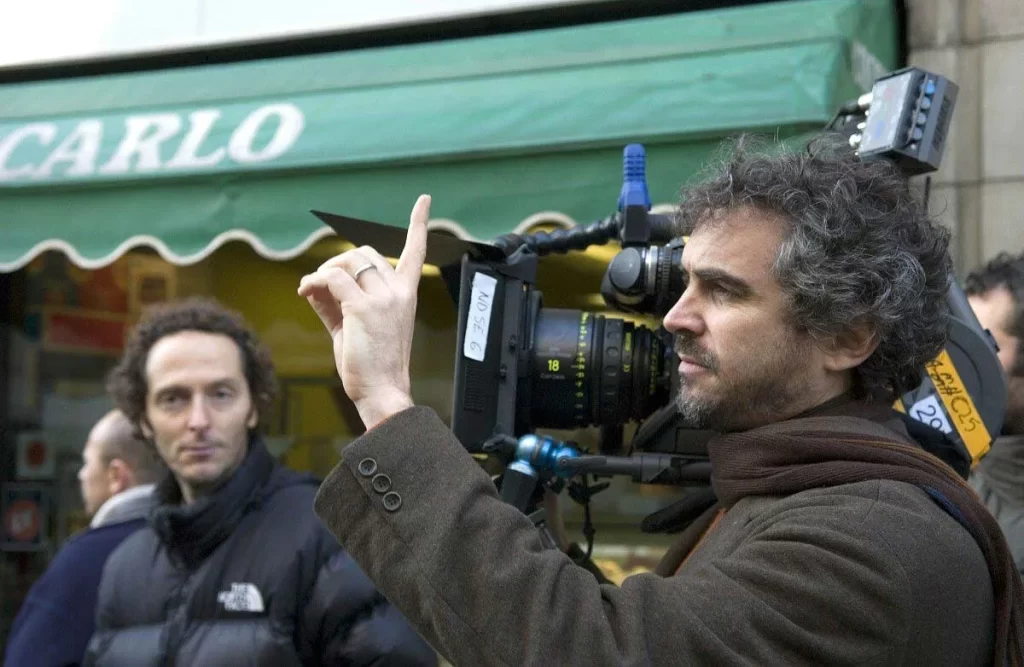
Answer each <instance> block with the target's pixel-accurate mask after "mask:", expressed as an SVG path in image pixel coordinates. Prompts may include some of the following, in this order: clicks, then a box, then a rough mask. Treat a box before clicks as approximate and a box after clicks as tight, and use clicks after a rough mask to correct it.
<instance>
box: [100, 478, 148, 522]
mask: <svg viewBox="0 0 1024 667" xmlns="http://www.w3.org/2000/svg"><path fill="white" fill-rule="evenodd" d="M154 488H156V485H155V484H140V485H139V486H133V487H132V488H130V489H127V490H126V491H122V492H121V493H118V494H116V495H114V496H112V497H111V498H108V499H107V502H105V503H103V504H102V505H100V508H99V509H98V510H96V514H94V515H93V517H92V520H91V521H90V522H89V527H90V528H99V527H100V526H109V525H110V524H113V523H124V522H125V521H132V520H135V519H143V518H145V517H146V516H147V515H148V514H149V511H150V510H151V509H152V508H153V489H154Z"/></svg>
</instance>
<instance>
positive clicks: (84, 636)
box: [3, 554, 95, 667]
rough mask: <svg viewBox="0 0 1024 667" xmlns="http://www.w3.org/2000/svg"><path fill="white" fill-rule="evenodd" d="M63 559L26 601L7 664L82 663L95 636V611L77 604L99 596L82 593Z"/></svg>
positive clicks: (10, 641) (13, 633)
mask: <svg viewBox="0 0 1024 667" xmlns="http://www.w3.org/2000/svg"><path fill="white" fill-rule="evenodd" d="M63 555H65V554H62V556H63ZM63 560H66V558H64V559H61V561H62V562H57V561H56V560H55V561H54V564H51V567H50V569H49V570H47V572H46V573H45V574H44V575H43V576H42V577H41V578H40V579H39V580H38V581H36V583H35V585H34V586H33V587H32V589H31V590H30V591H29V594H28V596H27V597H26V598H25V601H24V603H23V604H22V606H21V609H20V610H19V611H18V615H17V617H15V619H14V625H13V626H12V627H11V632H10V636H9V637H8V639H7V648H6V649H5V653H4V660H3V664H4V665H19V667H34V666H39V667H43V666H44V665H45V666H50V665H60V666H65V665H67V666H70V665H78V664H79V663H81V661H82V658H83V656H84V654H85V647H86V645H87V644H88V642H89V636H90V635H91V634H92V625H93V624H92V613H93V610H92V609H91V608H82V605H80V604H76V601H77V598H79V597H81V598H84V599H94V598H95V594H92V595H90V594H89V591H80V590H79V589H80V588H82V586H80V585H79V583H78V581H77V580H76V579H75V578H74V573H73V572H70V571H67V568H66V567H64V565H66V564H65V563H63ZM55 566H56V567H55ZM61 575H66V576H61ZM85 585H86V586H87V585H88V583H86V584H85ZM79 614H87V616H85V617H84V618H83V617H81V616H79Z"/></svg>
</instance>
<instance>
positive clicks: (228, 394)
mask: <svg viewBox="0 0 1024 667" xmlns="http://www.w3.org/2000/svg"><path fill="white" fill-rule="evenodd" d="M211 396H212V397H213V398H214V399H215V400H218V401H229V400H231V399H232V398H234V396H235V392H234V390H232V389H231V387H227V386H220V387H216V388H214V390H213V392H212V393H211Z"/></svg>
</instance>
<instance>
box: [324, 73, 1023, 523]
mask: <svg viewBox="0 0 1024 667" xmlns="http://www.w3.org/2000/svg"><path fill="white" fill-rule="evenodd" d="M956 95H957V87H956V85H955V84H953V83H952V82H950V81H948V80H947V79H945V78H944V77H941V76H937V75H935V74H932V73H929V72H925V71H923V70H920V69H916V68H907V69H902V70H899V71H896V72H893V73H891V74H889V75H887V76H885V77H883V78H881V79H879V80H878V81H876V82H875V84H874V86H873V89H872V91H871V92H870V93H868V94H866V95H864V96H862V97H861V98H859V99H857V100H855V101H852V102H851V103H849V104H847V105H844V106H842V107H841V108H840V109H839V110H838V111H837V113H836V115H835V116H834V117H833V119H832V120H831V121H830V122H829V124H828V125H827V126H826V130H828V131H832V132H838V133H841V134H843V135H845V136H846V137H848V139H849V141H850V144H851V145H852V146H854V147H855V148H857V150H858V154H859V155H860V156H861V157H862V159H888V160H892V161H894V162H895V163H896V164H898V165H899V166H900V167H901V168H902V169H903V170H904V171H905V172H906V173H907V174H908V175H919V174H927V173H929V172H932V171H935V170H936V169H938V167H939V163H940V160H941V157H942V153H943V149H944V147H945V141H946V135H947V131H948V128H949V123H950V120H951V117H952V112H953V108H954V105H955V102H956ZM623 172H624V178H623V185H622V190H621V192H620V194H619V198H618V206H617V211H616V212H615V213H614V214H613V215H611V216H609V217H608V218H605V219H603V220H599V221H596V222H593V223H591V224H589V225H586V226H581V227H577V228H573V229H569V230H559V231H555V232H552V233H546V232H540V233H535V234H529V235H522V236H520V235H505V236H503V237H500V238H498V239H495V240H494V241H493V242H491V243H470V242H464V241H459V240H456V239H452V238H450V237H443V236H440V235H433V236H432V237H431V240H430V241H429V244H428V257H427V261H428V262H430V263H432V264H435V265H438V266H441V267H442V274H443V275H444V276H445V278H446V280H447V281H448V282H449V287H450V290H451V291H452V292H453V294H457V300H458V312H459V319H458V343H457V345H458V348H457V351H456V363H455V393H454V402H453V414H452V430H453V431H454V433H455V435H456V436H457V437H458V438H459V440H460V441H461V442H462V444H463V445H464V446H465V447H466V449H467V450H469V451H470V452H473V453H478V454H480V453H486V454H490V455H494V456H496V457H498V458H499V459H501V460H502V461H503V462H504V464H505V468H504V474H503V475H502V479H501V481H500V487H501V494H502V497H503V498H504V499H505V500H507V501H508V502H510V503H512V504H514V505H515V506H517V507H519V508H520V509H522V510H523V511H524V512H527V513H530V512H531V508H535V507H536V504H537V501H538V493H539V491H540V489H541V488H542V486H543V485H544V484H547V485H560V484H563V483H565V481H566V480H570V479H574V478H575V479H579V478H581V477H582V478H584V479H585V478H586V477H587V474H590V475H594V476H607V475H629V476H631V477H632V478H633V479H634V481H637V482H642V483H659V484H698V485H699V484H706V483H707V481H708V478H709V474H710V465H709V463H708V462H707V460H706V456H704V455H703V454H702V451H701V445H702V443H703V441H704V440H703V438H706V435H707V434H700V433H699V432H695V431H694V430H693V429H691V428H689V427H688V425H687V424H685V423H683V422H682V420H681V418H680V417H679V416H678V414H677V411H676V409H675V407H674V405H673V403H672V401H671V400H670V399H671V395H672V392H673V389H674V383H675V382H677V378H676V373H675V372H674V367H675V363H674V354H673V352H672V341H671V337H670V336H669V335H667V333H666V332H665V331H663V330H660V329H652V328H648V327H646V326H643V325H639V324H635V323H633V322H630V321H627V320H625V319H621V318H615V317H606V316H602V315H599V314H594V313H589V312H586V311H580V310H561V309H550V308H545V307H544V305H543V295H542V294H541V292H540V291H539V290H538V289H537V288H536V276H537V267H538V262H539V261H540V258H541V257H543V256H544V255H547V254H551V253H567V252H571V251H579V250H584V249H586V248H587V247H589V246H592V245H598V244H604V243H607V242H610V241H617V242H619V243H620V244H621V246H622V250H621V251H620V252H619V253H618V254H617V256H616V257H615V258H614V260H613V261H611V263H610V264H609V265H608V267H607V270H606V272H605V275H604V278H603V280H602V284H601V293H602V295H603V297H604V299H605V301H606V303H607V304H608V306H609V307H610V308H612V309H615V310H619V311H623V312H628V313H636V314H642V315H646V316H661V315H663V314H664V313H665V312H667V311H668V309H669V308H670V307H671V306H672V304H673V303H674V302H675V301H676V300H677V299H678V298H679V296H680V295H681V294H682V291H683V288H684V275H683V271H682V266H681V262H680V259H681V255H682V251H683V247H684V243H685V240H684V239H681V238H676V237H675V235H674V232H673V222H672V220H671V219H670V218H669V217H668V216H664V215H658V214H656V213H653V212H652V211H651V200H650V196H649V195H648V192H647V186H646V181H645V153H644V148H643V147H642V146H640V145H636V144H634V145H630V146H627V147H626V149H625V152H624V170H623ZM314 213H315V214H316V215H317V216H318V217H320V219H321V220H323V221H324V222H325V223H327V224H328V225H330V226H331V227H333V228H334V229H335V230H336V231H337V232H338V233H339V235H341V236H343V237H345V238H347V239H349V240H351V241H353V242H357V243H369V244H371V245H376V246H377V247H378V248H380V249H382V250H383V251H385V252H388V253H392V254H396V253H397V250H398V249H399V248H400V247H401V238H400V237H401V234H400V233H399V234H394V233H393V232H394V228H385V227H383V226H380V225H377V224H375V223H369V222H366V221H361V220H356V219H352V218H345V217H341V216H336V215H332V214H328V213H321V212H314ZM385 230H387V232H386V231H385ZM948 302H949V305H950V310H951V317H950V325H949V341H948V344H947V346H946V348H945V349H944V350H943V351H942V353H941V354H940V355H939V357H938V358H936V359H935V360H934V361H933V362H931V363H929V364H928V365H927V367H926V368H923V369H921V374H920V378H921V382H920V384H919V386H917V387H916V388H915V389H913V390H912V391H910V392H908V393H906V394H905V395H903V396H902V397H901V398H900V400H898V401H897V402H896V405H895V407H896V408H897V409H898V410H900V411H902V412H904V413H905V414H906V415H907V417H908V421H909V422H912V423H914V424H916V425H918V426H919V427H922V428H931V429H937V430H939V431H942V432H943V433H945V434H946V437H947V439H948V441H949V442H950V443H951V444H952V446H953V447H954V448H956V449H957V450H958V451H960V452H961V453H962V458H963V461H964V465H963V466H962V467H961V469H960V470H959V472H960V473H961V474H962V475H964V476H966V474H967V472H968V471H969V469H970V466H971V465H972V464H973V463H976V462H977V461H978V460H979V459H980V458H981V457H982V456H983V455H984V454H985V452H986V451H987V449H988V447H989V446H990V443H991V441H992V435H991V434H993V433H998V431H999V429H1000V428H1001V425H1002V420H1003V413H1004V410H1005V407H1006V383H1005V378H1004V376H1003V374H1002V370H1001V368H1000V366H999V363H998V359H997V357H996V346H995V343H994V341H993V339H992V338H991V336H990V335H989V334H988V333H987V332H986V331H984V330H982V329H981V327H980V325H979V324H978V321H977V319H976V318H975V317H974V314H973V313H972V312H971V310H970V308H969V307H968V305H967V301H966V299H965V297H964V295H963V293H962V291H961V290H960V288H959V286H958V285H957V284H956V282H955V281H952V286H951V288H950V292H949V297H948ZM628 422H638V423H640V425H639V428H638V429H637V431H636V434H635V436H634V437H633V438H632V440H631V441H630V442H629V443H628V445H627V446H625V447H624V446H623V442H622V434H623V426H624V425H625V424H626V423H628ZM588 426H596V427H599V429H600V435H601V437H600V445H599V449H600V451H599V452H595V453H585V452H582V451H580V450H579V449H578V448H577V447H576V446H575V445H573V444H571V443H565V442H559V441H556V440H554V439H552V438H549V437H543V436H538V435H535V433H534V432H535V431H536V430H537V429H572V428H577V427H588ZM577 490H578V487H577ZM582 495H583V496H584V499H585V497H586V495H587V492H586V491H585V490H584V492H583V493H582ZM574 497H577V496H574Z"/></svg>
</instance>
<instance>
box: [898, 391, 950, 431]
mask: <svg viewBox="0 0 1024 667" xmlns="http://www.w3.org/2000/svg"><path fill="white" fill-rule="evenodd" d="M907 413H908V414H909V415H910V416H911V417H913V418H914V419H916V420H917V421H919V422H924V423H925V424H928V425H929V426H931V427H932V428H936V429H938V430H940V431H942V432H943V433H947V434H948V433H952V432H953V427H952V426H950V424H949V420H948V419H946V413H945V411H943V409H942V405H940V404H939V400H938V399H937V398H935V395H934V394H933V395H931V396H928V397H927V398H922V399H921V400H920V401H918V402H917V403H914V405H912V406H911V407H910V409H909V410H907Z"/></svg>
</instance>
